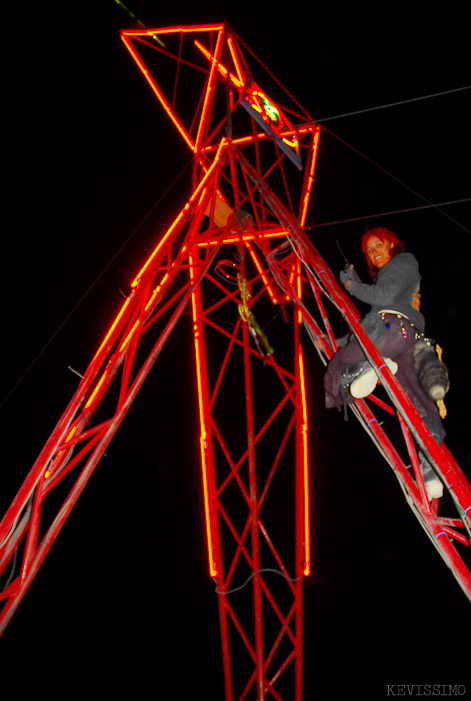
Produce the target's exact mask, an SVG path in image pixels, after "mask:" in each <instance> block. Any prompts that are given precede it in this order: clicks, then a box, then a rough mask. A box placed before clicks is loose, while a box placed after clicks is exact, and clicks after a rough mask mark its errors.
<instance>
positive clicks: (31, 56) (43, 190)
mask: <svg viewBox="0 0 471 701" xmlns="http://www.w3.org/2000/svg"><path fill="white" fill-rule="evenodd" d="M128 4H129V6H130V7H131V9H133V10H134V11H137V10H138V7H139V5H140V6H141V19H142V20H143V22H144V23H145V24H146V25H148V26H156V27H158V26H161V27H165V26H170V25H174V24H177V23H178V24H191V23H203V22H209V21H211V22H213V21H214V22H218V21H220V20H221V19H223V18H224V17H223V13H224V16H225V19H226V20H227V21H228V22H229V23H230V24H231V25H232V27H233V28H234V30H235V31H236V32H237V33H238V34H239V35H240V36H241V37H242V39H243V40H244V41H245V42H246V43H247V44H248V45H249V46H250V47H251V48H252V49H253V50H254V51H255V53H257V54H258V56H259V57H260V58H261V60H262V61H263V62H264V63H265V64H266V65H267V66H268V67H269V68H270V69H271V70H272V71H273V73H274V74H275V75H276V76H277V77H278V78H279V79H280V80H281V81H282V82H283V84H284V85H285V86H286V87H287V89H288V90H289V91H290V92H291V93H292V94H293V95H294V96H295V97H296V98H297V99H298V100H299V101H300V102H301V103H302V104H303V105H304V106H305V108H306V109H307V110H308V111H309V112H310V114H312V115H313V117H314V118H315V119H318V120H321V123H322V124H323V125H324V126H325V127H326V130H325V131H324V133H323V134H322V137H321V146H320V151H319V161H318V168H317V172H316V185H315V188H314V191H313V196H312V204H311V209H310V215H309V217H308V225H309V226H310V227H311V228H310V233H311V236H312V240H313V242H314V244H315V245H316V246H317V247H318V249H319V250H320V252H321V254H322V255H323V256H324V257H325V258H326V260H327V262H328V264H329V265H330V267H331V268H332V269H333V270H337V269H339V270H340V269H341V268H342V266H343V261H342V259H341V258H340V255H339V252H338V248H337V246H336V243H335V242H336V241H337V240H338V241H339V242H340V243H341V246H342V248H343V250H344V252H345V254H346V255H347V257H348V258H349V260H351V261H352V262H354V263H355V265H356V266H357V267H358V270H359V272H360V274H362V275H363V276H364V277H365V276H366V268H365V266H364V264H363V262H362V260H361V253H360V247H359V240H360V237H361V235H362V234H363V232H364V231H365V227H366V226H369V225H374V224H381V225H383V226H387V227H389V228H391V229H393V230H394V231H396V233H397V234H398V235H399V237H400V238H401V239H403V240H405V241H406V243H407V246H408V249H409V250H411V251H412V252H413V253H414V254H415V255H416V256H417V258H418V259H419V262H420V267H421V273H422V276H423V287H422V304H423V310H424V314H425V317H426V319H427V323H428V326H427V332H428V334H429V336H431V337H433V338H436V339H437V340H438V341H439V342H440V344H441V345H442V346H443V348H444V353H445V360H446V362H447V364H448V366H449V369H450V373H451V389H450V393H449V395H448V399H447V407H448V413H449V416H448V418H447V420H446V429H447V439H446V442H447V445H448V447H449V448H450V450H451V452H452V453H453V455H454V456H455V458H456V459H457V461H458V463H459V464H460V466H461V467H462V469H463V470H464V471H465V473H466V474H467V476H468V479H471V453H470V448H469V426H470V418H471V413H470V408H469V402H468V401H467V399H468V396H469V391H468V389H467V382H468V381H469V329H468V326H469V306H470V302H471V294H470V274H469V265H470V263H469V261H470V259H471V256H470V253H471V204H470V198H471V148H470V136H469V112H470V106H471V90H470V89H468V90H459V89H461V88H465V87H467V86H469V85H470V82H471V81H470V71H469V67H470V64H471V55H470V50H469V37H468V36H467V32H466V27H468V28H469V21H468V19H467V18H466V19H465V17H464V15H463V12H464V10H463V9H459V10H458V9H457V8H458V4H457V3H456V6H455V3H448V4H447V5H445V6H443V7H441V8H440V12H436V13H435V14H433V15H432V14H431V11H430V8H428V9H427V13H426V14H425V13H422V14H420V15H418V16H416V15H415V13H414V19H413V18H412V16H411V14H412V10H411V8H410V6H409V7H402V8H401V7H400V6H394V7H393V6H387V7H384V6H382V7H379V6H378V7H377V8H376V10H375V11H374V12H372V13H368V12H366V11H361V10H358V9H355V10H350V12H349V13H347V14H345V13H344V11H343V10H341V8H340V6H336V7H335V8H333V9H332V10H330V11H329V10H327V9H326V8H325V7H322V6H319V8H318V9H316V8H314V7H313V4H312V3H307V2H306V1H305V0H300V1H299V2H297V3H296V4H295V5H293V6H287V7H286V8H283V9H282V10H276V9H274V6H271V5H270V4H268V3H263V5H262V3H258V2H253V1H252V2H247V0H242V1H241V2H234V1H231V2H229V1H228V0H221V2H218V0H202V2H200V3H189V2H186V1H184V2H182V1H181V0H175V2H173V3H165V4H164V3H160V2H158V1H157V0H147V2H141V3H139V2H134V3H133V2H132V0H129V2H128ZM460 8H463V5H460ZM128 26H130V20H129V18H128V16H127V15H126V13H125V12H124V11H123V10H122V9H121V8H120V7H119V6H118V5H117V4H116V3H115V2H114V1H113V0H100V1H99V2H94V3H93V2H91V3H88V5H87V4H86V3H73V4H71V3H67V4H65V3H59V2H51V3H33V2H31V1H27V2H21V3H18V4H16V5H15V6H14V8H13V9H12V10H11V14H9V15H8V17H6V16H5V14H4V42H3V81H4V83H3V84H4V88H3V94H4V101H3V104H4V108H3V113H4V126H3V136H4V148H3V152H4V154H5V158H4V161H3V164H4V165H3V168H4V183H5V186H6V187H4V198H3V213H4V215H5V214H6V217H4V219H3V226H2V230H3V231H2V244H3V256H2V260H3V265H2V272H3V304H2V317H3V318H2V321H3V341H2V344H1V359H2V373H1V377H0V402H2V404H1V407H0V419H1V426H2V457H1V473H0V474H1V479H2V487H1V488H0V506H1V508H2V514H3V512H4V510H5V508H6V507H7V506H8V504H9V503H10V502H11V499H12V498H13V496H14V494H15V492H16V490H17V489H18V488H19V487H20V485H21V483H22V481H23V479H24V477H25V476H26V474H27V472H28V471H29V469H30V467H31V465H32V463H33V461H34V459H35V458H36V456H37V454H38V452H39V450H40V449H41V448H42V446H43V444H44V442H45V440H46V439H47V437H48V436H49V433H50V432H51V430H52V429H53V427H54V425H55V423H56V421H57V419H58V418H59V416H60V415H61V413H62V411H63V409H64V408H65V406H66V403H67V402H68V400H69V399H70V397H71V396H72V394H73V392H74V391H75V388H76V385H77V377H76V376H75V375H74V374H73V373H71V372H70V370H68V366H71V367H73V368H75V369H76V370H77V371H79V372H80V371H84V370H85V368H86V366H87V364H88V362H89V360H90V358H91V357H92V356H93V354H94V352H95V350H96V348H97V346H98V344H99V342H100V341H101V338H102V336H103V333H104V331H105V330H106V329H107V328H108V325H109V322H110V319H111V318H112V317H113V315H114V314H115V312H116V309H117V308H118V305H120V304H121V300H122V297H121V293H120V290H127V289H128V287H129V284H130V281H131V280H132V278H133V275H134V273H135V272H136V269H137V266H139V265H140V263H141V261H142V259H143V257H144V255H145V253H146V252H147V250H148V248H149V245H150V242H151V241H153V240H154V239H155V236H156V235H158V234H156V233H155V232H156V231H157V232H158V231H159V228H158V227H159V223H160V221H161V220H165V219H166V218H167V219H168V218H169V217H171V218H173V216H174V215H175V213H176V212H177V209H179V208H180V206H181V203H182V201H183V197H184V195H182V194H181V193H179V190H178V185H175V186H173V187H172V188H170V190H168V188H169V186H170V185H171V184H172V183H174V181H175V180H176V178H177V177H178V175H179V173H180V172H181V170H182V169H183V168H184V167H185V166H186V164H187V163H188V160H189V155H188V153H187V151H186V150H185V147H184V145H183V144H182V143H180V140H179V138H178V136H177V134H176V133H175V132H174V130H173V128H172V126H171V124H170V122H168V121H167V119H166V117H165V115H164V114H163V112H162V111H161V109H160V107H159V105H158V104H157V102H156V101H155V98H154V97H153V95H152V94H151V92H150V90H149V88H148V86H147V84H146V83H145V81H144V80H143V79H142V77H141V75H140V74H139V72H138V70H137V68H136V67H135V65H134V64H133V62H132V60H131V58H130V57H129V55H128V53H127V52H126V50H125V47H124V46H123V44H122V42H121V40H120V37H119V30H120V28H123V27H128ZM445 93H446V94H445ZM431 95H434V96H435V97H430V98H428V99H424V100H417V98H419V97H425V96H431ZM396 103H400V104H396ZM383 105H394V106H390V107H388V108H387V109H377V110H372V109H371V108H375V107H379V106H383ZM354 112H355V113H357V114H354V115H351V113H354ZM343 115H350V116H343ZM334 117H337V118H336V119H333V118H334ZM324 120H325V121H324ZM450 202H455V204H447V205H444V206H442V207H439V208H437V209H436V208H431V207H429V206H428V204H433V205H437V207H438V206H439V205H441V204H442V203H450ZM427 203H428V204H427ZM418 208H422V209H418ZM411 210H414V211H411ZM384 213H390V214H388V215H387V216H380V215H383V214H384ZM189 331H190V323H189V320H184V322H183V324H182V328H181V329H179V330H178V331H177V333H176V334H175V338H174V339H172V343H171V344H170V345H169V347H168V348H167V349H166V350H165V352H164V354H163V356H162V358H161V359H160V360H159V364H158V366H157V365H156V368H155V369H154V371H153V372H154V374H153V376H152V377H151V378H150V380H149V381H148V384H146V386H145V388H144V389H143V391H142V393H141V395H139V398H138V401H137V402H136V405H135V407H133V409H132V411H131V412H130V415H129V416H128V417H127V419H126V421H125V423H124V424H123V427H122V429H121V430H120V432H119V434H118V435H117V436H116V438H115V439H114V441H113V442H112V444H111V445H110V447H109V450H108V451H107V457H106V458H105V459H104V460H103V461H102V462H101V464H100V466H99V468H98V469H97V471H96V473H95V474H94V476H93V478H92V480H91V482H90V484H89V485H88V486H87V488H86V490H85V493H84V494H83V496H82V498H81V499H80V501H79V503H78V505H77V507H76V509H75V510H74V512H73V514H72V515H71V517H70V518H69V520H68V522H67V524H66V526H65V527H64V529H63V531H62V533H61V535H60V537H59V539H58V541H57V543H56V544H55V545H54V547H53V548H52V550H51V553H50V554H49V556H48V558H47V560H46V562H45V564H44V565H43V567H42V568H41V570H40V572H39V575H38V576H37V578H36V580H35V582H34V583H33V585H32V587H31V589H30V591H29V592H28V594H27V596H26V598H25V600H24V601H23V603H22V604H21V606H20V608H19V610H18V612H17V613H16V614H15V616H14V617H13V620H12V622H11V624H10V625H9V627H8V629H7V631H6V633H5V635H4V636H3V638H2V640H1V643H0V646H1V648H0V649H1V653H0V660H1V665H0V668H1V669H2V679H3V681H4V683H5V681H6V679H7V678H9V676H10V675H11V679H12V682H13V685H14V686H13V688H15V687H18V689H21V691H22V692H23V695H24V696H26V695H27V694H28V695H29V694H31V693H33V692H34V691H36V690H38V689H41V690H44V693H47V694H48V696H49V697H50V698H53V699H54V698H59V696H60V697H61V698H63V696H64V695H67V694H68V692H69V689H77V690H79V691H87V692H88V691H89V692H93V693H95V694H102V695H103V697H104V698H110V697H113V696H114V695H115V694H116V692H118V691H121V692H122V693H123V694H125V693H126V694H129V695H130V697H131V698H136V699H140V698H159V699H160V698H162V699H166V698H168V699H172V700H173V699H175V700H180V699H188V698H193V697H194V696H196V695H199V696H200V697H204V698H205V699H208V701H212V700H213V699H214V700H219V699H223V697H224V688H223V681H222V664H221V650H220V639H219V623H218V612H217V601H216V596H217V595H216V594H215V592H214V583H213V581H212V580H211V579H210V578H209V576H208V574H207V564H206V552H205V540H204V538H205V535H204V523H203V511H202V503H201V499H200V497H201V493H200V489H201V488H200V481H199V464H198V454H197V450H196V446H197V430H198V419H197V414H196V398H195V394H194V390H195V387H194V379H193V355H192V348H191V336H190V335H189ZM467 337H468V340H467ZM175 354H177V355H178V357H179V360H180V363H179V370H178V372H174V373H172V366H174V364H172V358H173V357H175ZM308 361H309V369H308V381H309V386H310V393H311V394H310V407H309V410H310V415H311V442H312V449H311V453H312V462H313V464H312V490H313V494H312V504H313V513H314V520H313V533H312V538H313V542H314V567H313V570H314V571H313V575H312V577H311V578H310V579H309V580H308V581H307V582H306V585H305V671H304V677H305V698H306V699H309V700H311V699H313V700H314V699H321V700H324V699H326V700H328V699H337V698H350V696H353V695H354V694H355V695H357V696H360V697H362V698H365V699H370V698H371V699H382V698H386V696H387V686H388V685H393V684H409V685H410V684H441V685H445V684H446V685H448V684H450V685H458V684H463V685H467V686H466V696H465V697H466V698H468V697H471V675H470V673H469V660H470V658H471V643H470V636H469V624H470V621H471V608H470V604H469V602H468V601H467V599H466V597H465V595H464V594H463V593H462V592H461V590H460V588H459V587H458V585H457V584H456V583H455V581H454V579H453V577H452V575H451V574H450V573H449V572H448V570H447V568H446V566H445V564H444V563H443V562H442V560H441V559H440V557H439V555H438V554H437V553H436V551H435V549H434V547H433V545H432V544H431V543H430V542H429V540H428V538H427V537H426V535H425V534H424V532H423V531H422V529H421V528H420V526H419V524H418V523H417V521H416V519H415V517H414V516H413V514H412V513H411V511H410V509H409V507H408V505H407V504H406V502H405V500H404V495H403V493H402V491H401V490H400V488H399V486H398V484H397V481H396V479H395V477H394V475H393V473H392V471H391V470H389V468H388V467H387V465H386V464H385V463H383V461H382V459H381V458H380V456H379V455H378V454H377V452H376V450H375V448H374V447H373V445H372V444H371V443H370V440H369V439H368V437H366V436H365V435H364V434H363V433H362V432H361V429H360V428H359V426H358V425H357V424H356V422H354V421H353V420H351V421H349V422H347V423H345V422H344V421H343V419H342V416H341V415H340V414H337V413H336V412H333V413H332V412H330V413H329V412H327V411H326V410H325V409H324V408H323V398H322V391H321V386H322V373H323V368H322V366H321V364H320V363H319V360H318V357H317V354H316V353H315V352H314V351H311V352H310V353H308ZM12 390H13V391H12ZM162 397H165V402H166V406H165V408H164V409H162Z"/></svg>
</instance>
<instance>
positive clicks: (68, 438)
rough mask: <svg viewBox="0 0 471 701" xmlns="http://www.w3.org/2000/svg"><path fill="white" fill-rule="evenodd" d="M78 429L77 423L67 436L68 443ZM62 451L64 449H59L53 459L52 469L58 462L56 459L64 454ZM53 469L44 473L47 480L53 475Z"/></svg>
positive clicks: (66, 441)
mask: <svg viewBox="0 0 471 701" xmlns="http://www.w3.org/2000/svg"><path fill="white" fill-rule="evenodd" d="M76 430H77V425H75V426H74V427H73V428H72V430H71V431H70V433H69V435H68V436H67V438H66V439H65V441H64V442H65V443H68V442H69V441H70V440H71V439H72V436H73V435H74V433H75V431H76ZM62 452H63V451H62V450H59V452H58V453H57V455H56V457H55V458H54V460H53V462H52V465H51V470H52V468H53V467H54V463H55V462H56V460H58V459H59V456H60V455H61V454H62ZM51 470H46V472H45V473H44V479H45V480H47V479H48V477H50V476H51Z"/></svg>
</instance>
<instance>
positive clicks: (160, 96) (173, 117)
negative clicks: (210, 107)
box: [121, 32, 195, 151]
mask: <svg viewBox="0 0 471 701" xmlns="http://www.w3.org/2000/svg"><path fill="white" fill-rule="evenodd" d="M154 34H155V32H154ZM121 39H122V40H123V42H124V43H125V45H126V48H127V49H128V51H129V53H130V54H131V56H132V57H133V59H134V60H135V62H136V63H137V65H138V66H139V68H140V69H141V71H142V74H143V75H144V78H145V79H146V80H147V82H148V83H149V85H150V87H151V88H152V90H153V91H154V93H155V95H156V97H157V99H158V100H159V102H160V103H161V104H162V107H163V108H164V110H165V111H166V113H167V114H168V116H169V117H170V119H171V120H172V122H173V123H174V125H175V126H176V127H177V129H178V131H179V132H180V134H181V135H182V136H183V138H184V140H185V142H186V143H187V145H188V146H189V147H190V149H191V150H192V151H194V150H195V145H194V143H193V141H192V140H191V139H190V137H189V135H188V133H187V131H186V129H185V128H184V126H183V124H182V123H181V122H180V120H179V119H177V117H176V115H175V114H174V112H173V110H172V107H171V105H170V103H169V102H168V101H167V100H166V99H165V96H164V94H163V92H162V91H161V90H160V88H159V86H158V85H157V83H156V82H155V80H154V79H153V78H152V76H151V75H150V73H149V71H148V70H147V68H146V66H145V64H144V63H143V62H142V61H141V59H140V57H139V55H138V53H137V52H136V51H135V50H134V48H133V46H132V44H131V42H130V41H129V40H128V39H127V37H126V36H125V34H124V33H123V34H121Z"/></svg>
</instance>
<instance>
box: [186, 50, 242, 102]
mask: <svg viewBox="0 0 471 701" xmlns="http://www.w3.org/2000/svg"><path fill="white" fill-rule="evenodd" d="M195 46H196V48H197V49H199V50H200V51H201V53H202V54H203V56H204V57H205V58H207V59H208V61H211V62H212V63H213V65H214V64H215V63H216V59H215V57H214V56H213V54H212V53H211V52H210V51H208V49H206V48H205V47H204V46H203V44H202V43H201V42H199V41H198V40H197V39H195ZM215 53H217V49H216V52H215ZM217 68H218V71H219V73H220V74H221V75H222V77H223V78H224V79H225V80H226V79H227V76H228V75H229V78H230V81H231V83H232V84H233V85H234V87H236V88H237V89H238V90H242V88H243V86H244V83H243V82H242V81H241V80H240V79H239V78H236V77H235V75H234V74H233V73H230V72H229V71H228V70H227V68H226V66H225V65H224V64H223V63H217Z"/></svg>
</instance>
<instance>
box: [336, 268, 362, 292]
mask: <svg viewBox="0 0 471 701" xmlns="http://www.w3.org/2000/svg"><path fill="white" fill-rule="evenodd" d="M340 282H341V283H342V285H343V286H344V287H345V289H347V290H348V288H349V287H350V283H352V282H361V280H360V276H359V275H358V273H357V271H356V270H355V268H354V267H353V265H346V266H345V268H344V269H343V270H341V271H340Z"/></svg>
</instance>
